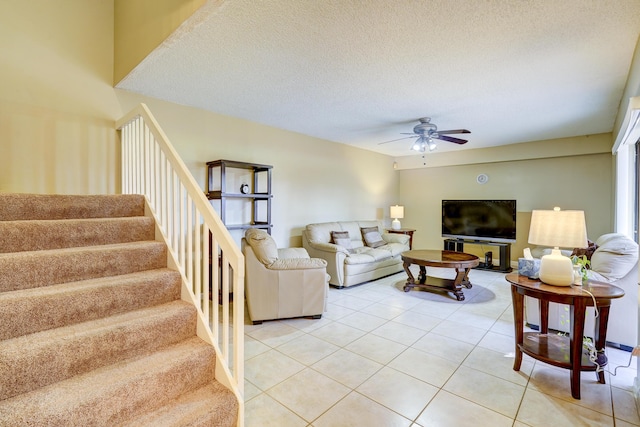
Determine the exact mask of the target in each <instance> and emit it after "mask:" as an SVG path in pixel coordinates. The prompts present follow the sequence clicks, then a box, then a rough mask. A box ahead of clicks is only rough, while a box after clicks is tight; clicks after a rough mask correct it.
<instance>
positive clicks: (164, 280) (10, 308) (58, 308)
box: [0, 268, 181, 340]
mask: <svg viewBox="0 0 640 427" xmlns="http://www.w3.org/2000/svg"><path fill="white" fill-rule="evenodd" d="M180 285H181V278H180V274H179V273H178V272H177V271H174V270H169V269H167V268H162V269H158V270H149V271H142V272H138V273H131V274H124V275H121V276H113V277H101V278H98V279H90V280H82V281H78V282H71V283H62V284H58V285H52V286H45V287H41V288H33V289H22V290H17V291H12V292H0V340H3V339H9V338H14V337H18V336H21V335H26V334H31V333H34V332H39V331H44V330H48V329H53V328H59V327H62V326H66V325H70V324H74V323H80V322H86V321H89V320H94V319H99V318H102V317H107V316H109V315H114V314H119V313H123V312H127V311H132V310H137V309H141V308H144V307H151V306H153V305H157V304H164V303H167V302H170V301H174V300H177V299H179V298H180Z"/></svg>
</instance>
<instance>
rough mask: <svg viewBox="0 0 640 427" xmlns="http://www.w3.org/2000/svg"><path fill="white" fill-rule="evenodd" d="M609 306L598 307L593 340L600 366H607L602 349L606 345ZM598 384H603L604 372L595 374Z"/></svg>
mask: <svg viewBox="0 0 640 427" xmlns="http://www.w3.org/2000/svg"><path fill="white" fill-rule="evenodd" d="M609 308H610V306H609V305H600V306H598V310H599V311H598V325H597V327H596V331H595V336H594V337H593V338H594V343H593V345H594V347H595V349H596V350H597V351H598V359H597V360H598V364H599V365H600V366H606V365H607V356H606V355H605V354H604V347H605V346H606V344H607V322H608V321H609ZM596 375H597V377H598V382H599V383H601V384H604V383H605V379H604V371H600V372H596Z"/></svg>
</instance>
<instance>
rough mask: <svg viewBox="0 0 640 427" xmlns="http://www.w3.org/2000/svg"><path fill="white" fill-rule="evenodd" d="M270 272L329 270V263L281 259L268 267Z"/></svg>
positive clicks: (319, 260) (305, 259) (309, 259)
mask: <svg viewBox="0 0 640 427" xmlns="http://www.w3.org/2000/svg"><path fill="white" fill-rule="evenodd" d="M267 268H268V269H269V270H308V269H314V268H322V269H325V268H327V261H325V260H323V259H320V258H280V259H277V260H276V261H275V262H273V263H271V264H270V265H269V266H267Z"/></svg>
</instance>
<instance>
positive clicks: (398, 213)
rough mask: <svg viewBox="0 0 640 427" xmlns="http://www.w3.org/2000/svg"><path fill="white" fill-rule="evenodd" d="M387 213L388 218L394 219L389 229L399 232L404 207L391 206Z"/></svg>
mask: <svg viewBox="0 0 640 427" xmlns="http://www.w3.org/2000/svg"><path fill="white" fill-rule="evenodd" d="M389 213H390V215H389V216H390V217H391V218H394V220H393V221H391V228H392V229H393V230H400V228H401V226H400V221H399V219H400V218H404V206H398V205H395V206H391V208H390V209H389Z"/></svg>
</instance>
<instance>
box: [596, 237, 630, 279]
mask: <svg viewBox="0 0 640 427" xmlns="http://www.w3.org/2000/svg"><path fill="white" fill-rule="evenodd" d="M596 245H597V246H598V249H596V251H595V252H594V253H593V255H592V256H591V269H592V270H593V271H595V272H597V273H600V274H601V275H602V276H604V277H606V278H607V279H609V280H618V279H621V278H623V277H624V276H626V275H627V273H629V270H631V268H633V266H634V265H636V263H637V262H638V245H637V244H636V242H634V241H633V240H631V239H629V238H628V237H626V236H625V235H624V234H618V233H609V234H605V235H603V236H600V237H599V238H598V240H596Z"/></svg>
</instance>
